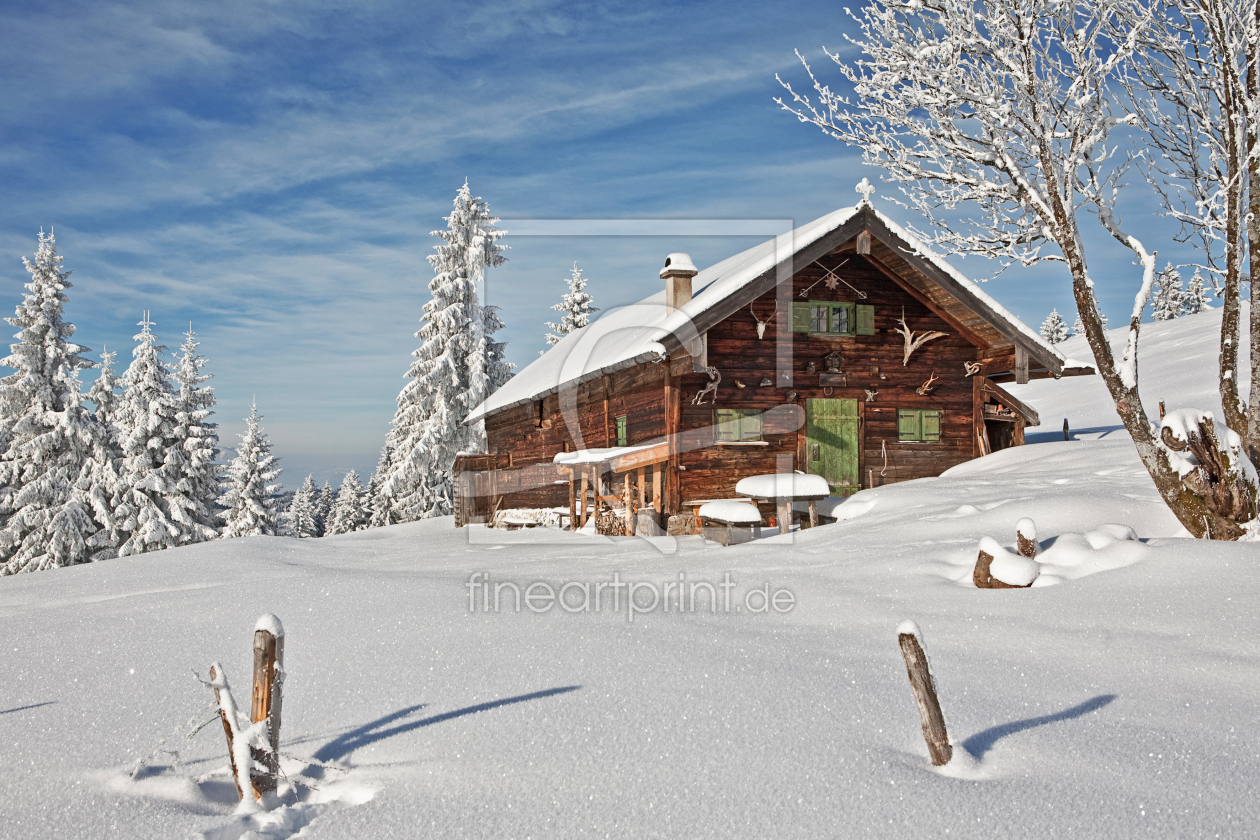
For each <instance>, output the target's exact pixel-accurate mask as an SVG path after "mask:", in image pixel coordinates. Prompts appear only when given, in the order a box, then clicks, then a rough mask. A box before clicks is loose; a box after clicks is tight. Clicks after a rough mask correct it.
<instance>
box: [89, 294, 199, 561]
mask: <svg viewBox="0 0 1260 840" xmlns="http://www.w3.org/2000/svg"><path fill="white" fill-rule="evenodd" d="M153 325H154V323H153V322H152V321H150V320H149V317H148V313H145V317H144V318H142V319H141V320H140V332H139V333H137V334H136V336H135V339H136V347H135V349H134V350H133V351H132V360H131V365H130V367H128V368H127V373H126V374H125V375H124V376H123V380H124V382H125V383H126V388H125V390H124V391H123V395H122V400H121V401H120V403H119V410H118V425H119V428H120V430H121V440H122V453H123V462H122V469H121V470H120V474H121V490H120V493H119V495H118V499H117V502H116V507H115V514H114V515H115V518H116V519H117V522H118V525H119V527H120V528H121V530H122V532H123V533H124V534H125V535H126V539H125V540H124V541H123V543H122V545H120V546H119V547H118V553H119V554H120V555H122V556H127V555H131V554H142V553H144V552H146V551H156V550H158V549H162V548H170V547H172V546H176V545H185V544H188V543H194V542H200V541H202V540H206V539H213V538H214V537H216V536H218V533H217V531H216V530H215V529H214V528H211V527H209V526H207V525H204V524H202V522H201V521H199V518H198V515H197V514H196V512H195V511H196V510H197V508H198V502H197V501H196V500H195V499H194V498H193V496H192V492H191V488H190V487H189V485H188V484H187V483H186V482H185V481H184V478H185V467H186V463H187V458H186V457H185V455H184V451H183V449H182V446H181V444H182V443H183V440H182V439H181V437H180V421H179V419H178V414H179V400H178V397H177V395H176V394H175V393H174V392H173V391H172V389H171V381H170V371H169V370H168V369H167V366H166V363H165V362H163V361H162V358H161V354H162V353H163V352H164V351H165V350H166V348H165V347H164V346H162V345H160V344H158V343H157V336H156V335H154V333H153V330H152V327H153Z"/></svg>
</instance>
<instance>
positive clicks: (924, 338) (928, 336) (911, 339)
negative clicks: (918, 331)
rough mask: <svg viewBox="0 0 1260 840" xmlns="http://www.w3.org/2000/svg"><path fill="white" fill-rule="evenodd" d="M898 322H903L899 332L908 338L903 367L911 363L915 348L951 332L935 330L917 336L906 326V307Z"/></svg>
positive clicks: (903, 355) (902, 361)
mask: <svg viewBox="0 0 1260 840" xmlns="http://www.w3.org/2000/svg"><path fill="white" fill-rule="evenodd" d="M897 323H899V324H901V326H900V327H898V328H897V332H899V333H901V336H902V338H904V339H905V340H906V349H905V353H903V354H902V357H901V366H902V367H905V366H906V365H907V364H909V363H910V356H911V354H912V353H914V351H915V350H918V349H919V348H920V347H922V346H923V345H924V344H927V343H928V342H929V341H931V340H932V339H934V338H944V337H945V336H947V335H949V333H943V332H935V331H933V332H925V333H923V334H922V335H920V336H919V337H918V338H915V335H914V333H913V332H911V331H910V328H909V327H908V326H906V310H905V309H902V310H901V319H900V320H899V321H898V322H897Z"/></svg>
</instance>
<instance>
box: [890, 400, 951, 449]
mask: <svg viewBox="0 0 1260 840" xmlns="http://www.w3.org/2000/svg"><path fill="white" fill-rule="evenodd" d="M940 439H941V410H940V409H939V408H899V409H897V440H899V441H902V442H922V443H934V442H936V441H938V440H940Z"/></svg>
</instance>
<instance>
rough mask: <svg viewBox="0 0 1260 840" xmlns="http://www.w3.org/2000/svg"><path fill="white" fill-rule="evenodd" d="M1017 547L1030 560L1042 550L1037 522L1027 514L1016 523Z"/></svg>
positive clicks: (1035, 557)
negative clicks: (1039, 543) (1038, 541)
mask: <svg viewBox="0 0 1260 840" xmlns="http://www.w3.org/2000/svg"><path fill="white" fill-rule="evenodd" d="M1063 422H1064V423H1066V422H1067V421H1066V420H1064V421H1063ZM1015 547H1016V548H1017V549H1018V550H1019V553H1020V554H1021V555H1022V556H1024V557H1027V558H1028V559H1029V560H1036V559H1037V553H1038V552H1039V551H1040V550H1041V546H1040V545H1038V544H1037V523H1035V522H1033V521H1032V520H1031V519H1029V518H1028V517H1027V516H1025V517H1024V518H1023V519H1021V520H1019V521H1018V522H1016V523H1015Z"/></svg>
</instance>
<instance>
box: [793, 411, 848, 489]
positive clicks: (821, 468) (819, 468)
mask: <svg viewBox="0 0 1260 840" xmlns="http://www.w3.org/2000/svg"><path fill="white" fill-rule="evenodd" d="M806 411H807V417H806V420H805V435H806V442H805V463H806V464H807V465H808V466H807V472H809V473H810V474H811V475H821V476H822V477H823V478H825V479H827V483H828V484H830V485H831V495H833V496H852V495H853V494H854V493H856V492H857V491H858V490H860V489H861V482H860V480H859V474H858V447H859V446H860V445H861V437H860V434H859V431H858V425H859V424H858V401H857V400H807V401H806Z"/></svg>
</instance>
